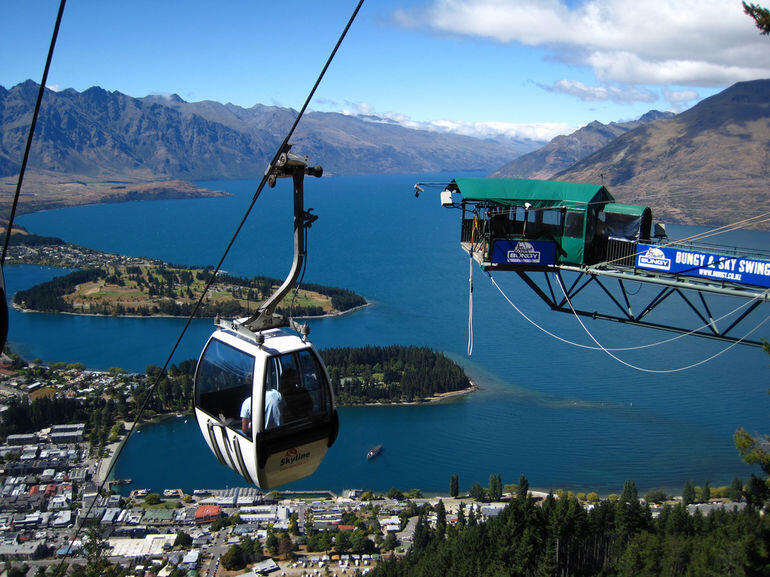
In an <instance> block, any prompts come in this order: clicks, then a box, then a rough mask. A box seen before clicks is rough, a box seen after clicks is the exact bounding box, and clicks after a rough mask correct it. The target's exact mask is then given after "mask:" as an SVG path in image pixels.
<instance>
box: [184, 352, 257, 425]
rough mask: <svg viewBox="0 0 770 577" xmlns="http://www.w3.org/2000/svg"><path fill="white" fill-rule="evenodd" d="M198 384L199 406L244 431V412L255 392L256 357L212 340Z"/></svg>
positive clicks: (198, 377) (201, 368) (204, 356)
mask: <svg viewBox="0 0 770 577" xmlns="http://www.w3.org/2000/svg"><path fill="white" fill-rule="evenodd" d="M197 381H198V388H197V390H196V393H197V398H196V399H195V402H196V405H197V406H198V407H199V408H200V409H202V410H203V411H205V412H206V413H208V414H209V415H212V416H214V417H216V418H217V419H219V420H220V421H222V422H223V423H225V424H226V425H227V426H228V427H231V428H233V429H235V430H237V431H241V409H242V407H243V405H244V402H247V400H248V399H251V391H252V388H253V382H254V357H252V356H251V355H249V354H246V353H244V352H242V351H239V350H237V349H235V348H233V347H231V346H230V345H227V344H225V343H223V342H221V341H218V340H216V339H212V340H211V341H210V342H209V345H208V346H207V347H206V351H205V352H204V353H203V357H202V359H201V362H200V363H199V365H198V376H197ZM247 404H248V405H249V409H250V403H247ZM250 412H251V411H249V413H250Z"/></svg>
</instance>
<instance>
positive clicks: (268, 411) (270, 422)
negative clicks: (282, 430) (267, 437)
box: [265, 371, 288, 430]
mask: <svg viewBox="0 0 770 577" xmlns="http://www.w3.org/2000/svg"><path fill="white" fill-rule="evenodd" d="M287 372H288V371H287ZM285 374H286V373H284V375H285ZM284 375H282V376H281V382H283V379H284ZM285 404H286V403H285V402H284V399H283V396H282V395H281V393H280V391H278V390H277V389H268V390H267V391H265V430H267V429H272V428H273V427H280V426H281V424H283V421H282V419H281V413H282V412H283V408H284V406H285Z"/></svg>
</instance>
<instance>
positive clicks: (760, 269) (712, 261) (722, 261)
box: [636, 244, 770, 287]
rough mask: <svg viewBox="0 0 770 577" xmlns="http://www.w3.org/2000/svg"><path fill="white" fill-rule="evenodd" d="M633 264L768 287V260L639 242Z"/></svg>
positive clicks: (769, 280)
mask: <svg viewBox="0 0 770 577" xmlns="http://www.w3.org/2000/svg"><path fill="white" fill-rule="evenodd" d="M636 267H637V268H643V269H647V270H659V271H664V272H670V273H674V274H683V275H688V276H697V277H701V278H707V279H710V280H719V281H727V282H734V283H739V284H745V285H752V286H761V287H770V261H764V260H758V259H752V258H744V257H737V256H732V257H731V256H725V255H721V254H713V253H708V252H694V251H689V250H679V249H676V248H671V247H661V246H651V245H648V244H639V245H637V253H636Z"/></svg>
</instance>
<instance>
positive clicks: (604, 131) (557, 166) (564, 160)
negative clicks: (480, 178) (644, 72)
mask: <svg viewBox="0 0 770 577" xmlns="http://www.w3.org/2000/svg"><path fill="white" fill-rule="evenodd" d="M668 114H670V113H665V112H659V111H657V110H651V111H650V112H648V113H646V114H644V115H643V116H641V117H640V118H639V119H638V120H633V121H631V122H610V123H609V124H604V123H602V122H599V121H598V120H593V121H591V122H589V123H588V124H586V125H585V126H583V127H582V128H579V129H578V130H576V131H575V132H573V133H572V134H567V135H560V136H557V137H556V138H554V139H553V140H551V141H550V142H549V143H548V144H546V145H545V146H543V147H542V148H540V149H539V150H536V151H534V152H530V153H529V154H525V155H523V156H520V157H518V158H516V159H514V160H512V161H511V162H509V163H508V164H506V165H504V166H503V167H502V168H500V169H498V170H497V171H495V172H493V173H492V174H491V176H495V177H510V178H542V179H548V178H551V177H553V176H554V175H556V174H558V173H560V172H562V171H564V170H566V169H568V168H569V167H570V166H572V165H573V164H575V163H576V162H578V161H580V160H581V159H583V158H585V157H587V156H589V155H591V154H593V153H594V152H596V151H597V150H599V149H601V148H602V147H603V146H605V145H607V144H608V143H609V142H612V141H613V140H615V139H616V138H617V137H619V136H621V135H623V134H626V133H627V132H629V131H631V130H633V129H635V128H637V127H639V126H642V125H644V124H646V123H648V122H652V121H654V120H657V119H659V118H662V117H665V116H666V115H668Z"/></svg>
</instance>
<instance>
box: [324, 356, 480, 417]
mask: <svg viewBox="0 0 770 577" xmlns="http://www.w3.org/2000/svg"><path fill="white" fill-rule="evenodd" d="M320 354H321V357H322V358H323V360H324V363H326V368H327V369H328V371H329V376H330V377H331V384H332V389H333V390H334V395H335V398H336V399H337V402H338V403H339V404H340V405H353V404H362V403H382V402H385V403H396V402H411V401H420V400H423V399H426V398H429V397H431V396H433V395H437V394H442V393H449V392H453V391H461V390H464V389H467V388H469V387H470V386H471V383H470V380H469V379H468V376H467V375H466V374H465V373H464V372H463V370H462V368H461V367H460V366H459V365H458V364H457V363H455V362H454V361H452V360H450V359H448V358H447V357H446V356H444V355H443V354H442V353H439V352H436V351H434V350H432V349H430V348H427V347H415V346H411V347H405V346H398V345H393V346H389V347H376V346H367V347H362V348H333V349H324V350H322V351H320Z"/></svg>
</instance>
